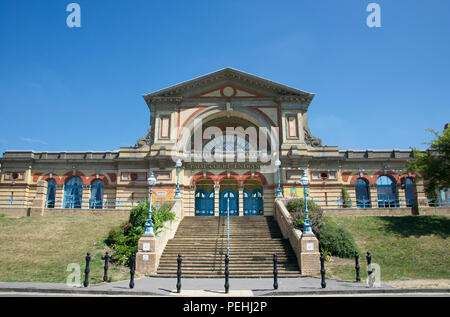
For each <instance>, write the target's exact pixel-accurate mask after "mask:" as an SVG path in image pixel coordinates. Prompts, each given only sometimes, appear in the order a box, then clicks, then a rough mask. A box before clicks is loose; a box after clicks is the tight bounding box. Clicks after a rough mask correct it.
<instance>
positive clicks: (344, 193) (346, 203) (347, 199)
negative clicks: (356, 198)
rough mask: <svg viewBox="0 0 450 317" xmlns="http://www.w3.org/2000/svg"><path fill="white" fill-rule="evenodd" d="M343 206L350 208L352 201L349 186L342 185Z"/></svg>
mask: <svg viewBox="0 0 450 317" xmlns="http://www.w3.org/2000/svg"><path fill="white" fill-rule="evenodd" d="M342 200H343V203H342V208H350V207H351V202H350V195H349V194H348V191H347V188H345V187H344V186H342Z"/></svg>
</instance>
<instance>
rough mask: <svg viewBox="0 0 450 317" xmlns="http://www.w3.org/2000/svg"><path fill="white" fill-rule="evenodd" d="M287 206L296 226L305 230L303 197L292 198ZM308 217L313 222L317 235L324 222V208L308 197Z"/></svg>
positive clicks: (313, 228) (313, 229)
mask: <svg viewBox="0 0 450 317" xmlns="http://www.w3.org/2000/svg"><path fill="white" fill-rule="evenodd" d="M286 208H287V210H288V211H289V212H290V213H291V216H292V217H293V218H294V226H295V228H297V229H300V230H303V222H304V219H305V201H304V200H303V199H301V198H295V199H291V200H289V201H288V203H287V204H286ZM308 218H309V221H310V222H311V229H312V231H313V232H314V234H315V235H319V234H320V230H321V227H322V222H323V220H322V218H323V212H322V208H320V207H319V206H318V205H316V204H315V203H314V202H313V201H312V200H310V199H308Z"/></svg>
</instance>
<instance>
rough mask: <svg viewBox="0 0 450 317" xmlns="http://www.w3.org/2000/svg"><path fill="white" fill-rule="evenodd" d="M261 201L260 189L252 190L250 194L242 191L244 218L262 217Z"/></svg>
mask: <svg viewBox="0 0 450 317" xmlns="http://www.w3.org/2000/svg"><path fill="white" fill-rule="evenodd" d="M262 215H263V200H262V192H261V190H260V189H254V190H253V191H252V192H249V191H248V190H246V189H244V216H262Z"/></svg>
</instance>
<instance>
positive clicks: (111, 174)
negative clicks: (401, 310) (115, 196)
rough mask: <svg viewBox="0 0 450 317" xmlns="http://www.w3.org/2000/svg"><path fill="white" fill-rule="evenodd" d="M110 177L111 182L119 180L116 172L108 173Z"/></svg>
mask: <svg viewBox="0 0 450 317" xmlns="http://www.w3.org/2000/svg"><path fill="white" fill-rule="evenodd" d="M108 176H109V179H110V180H111V183H115V182H116V180H117V175H116V173H108Z"/></svg>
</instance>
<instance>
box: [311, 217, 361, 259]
mask: <svg viewBox="0 0 450 317" xmlns="http://www.w3.org/2000/svg"><path fill="white" fill-rule="evenodd" d="M317 238H318V239H319V244H320V248H321V250H323V252H326V253H327V254H331V255H334V256H338V257H340V258H353V257H354V255H355V251H358V247H357V246H356V243H355V239H354V238H353V236H352V235H351V233H350V232H349V231H347V230H346V229H345V228H343V227H340V226H338V225H337V224H335V223H334V222H329V221H325V222H323V225H322V230H321V232H320V235H318V236H317Z"/></svg>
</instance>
